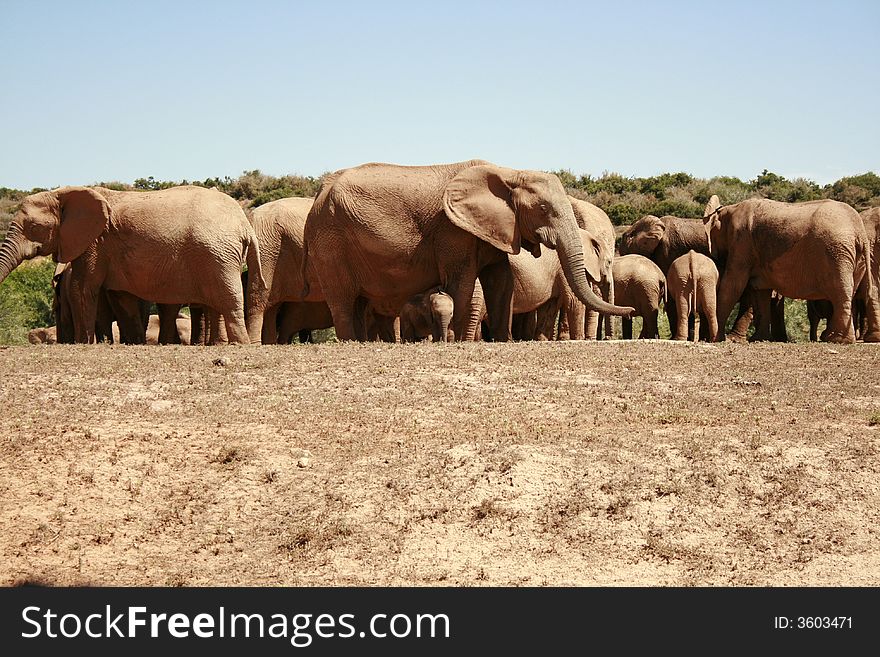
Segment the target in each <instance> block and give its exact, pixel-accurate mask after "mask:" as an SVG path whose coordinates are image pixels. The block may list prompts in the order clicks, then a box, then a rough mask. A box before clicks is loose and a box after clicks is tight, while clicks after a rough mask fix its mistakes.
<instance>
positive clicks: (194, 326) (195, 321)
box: [189, 303, 211, 345]
mask: <svg viewBox="0 0 880 657" xmlns="http://www.w3.org/2000/svg"><path fill="white" fill-rule="evenodd" d="M189 322H190V344H196V345H206V344H208V341H209V335H208V334H209V333H210V330H211V327H210V325H209V321H208V312H206V310H205V307H204V306H202V305H199V304H197V303H196V304H190V306H189Z"/></svg>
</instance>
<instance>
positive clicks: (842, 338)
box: [821, 333, 855, 344]
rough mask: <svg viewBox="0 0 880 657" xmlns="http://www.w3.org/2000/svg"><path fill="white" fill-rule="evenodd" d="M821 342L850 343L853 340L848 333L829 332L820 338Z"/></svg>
mask: <svg viewBox="0 0 880 657" xmlns="http://www.w3.org/2000/svg"><path fill="white" fill-rule="evenodd" d="M821 339H822V342H830V343H831V344H852V343H853V342H855V340H854V339H853V338H851V337H850V336H848V335H840V334H839V333H829V334H828V335H827V336H824V337H822V338H821Z"/></svg>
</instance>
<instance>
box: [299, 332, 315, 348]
mask: <svg viewBox="0 0 880 657" xmlns="http://www.w3.org/2000/svg"><path fill="white" fill-rule="evenodd" d="M297 337H298V338H299V343H300V344H311V343H313V342H314V339H313V338H312V332H311V331H310V330H309V329H303V330H302V331H300V332H299V333H298V334H297Z"/></svg>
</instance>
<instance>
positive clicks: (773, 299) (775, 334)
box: [770, 292, 788, 342]
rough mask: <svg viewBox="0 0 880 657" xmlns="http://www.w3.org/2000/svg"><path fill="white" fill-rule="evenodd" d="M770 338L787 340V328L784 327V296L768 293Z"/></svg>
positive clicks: (777, 340)
mask: <svg viewBox="0 0 880 657" xmlns="http://www.w3.org/2000/svg"><path fill="white" fill-rule="evenodd" d="M770 339H771V340H772V341H773V342H788V330H787V329H786V327H785V297H783V296H780V295H778V294H776V293H775V292H773V293H771V295H770Z"/></svg>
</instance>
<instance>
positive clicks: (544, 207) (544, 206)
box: [538, 203, 547, 212]
mask: <svg viewBox="0 0 880 657" xmlns="http://www.w3.org/2000/svg"><path fill="white" fill-rule="evenodd" d="M538 207H539V208H541V212H547V204H546V203H541V204H540V205H538Z"/></svg>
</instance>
